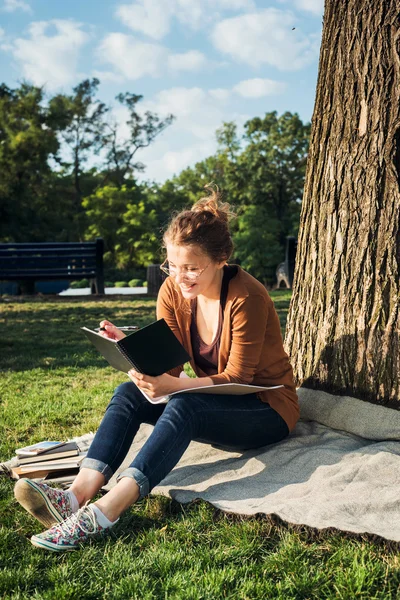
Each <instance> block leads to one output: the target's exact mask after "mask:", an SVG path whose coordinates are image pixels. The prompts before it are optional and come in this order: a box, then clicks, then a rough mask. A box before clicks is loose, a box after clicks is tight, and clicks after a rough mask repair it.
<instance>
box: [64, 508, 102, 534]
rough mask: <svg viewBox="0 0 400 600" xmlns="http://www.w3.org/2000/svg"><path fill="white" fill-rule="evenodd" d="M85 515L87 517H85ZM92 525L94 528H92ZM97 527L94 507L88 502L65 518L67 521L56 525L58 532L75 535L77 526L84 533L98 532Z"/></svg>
mask: <svg viewBox="0 0 400 600" xmlns="http://www.w3.org/2000/svg"><path fill="white" fill-rule="evenodd" d="M83 517H85V519H83ZM79 521H81V522H79ZM85 521H86V523H87V525H89V528H88V529H87V528H86V527H85ZM90 527H91V528H92V529H91V530H90ZM97 527H98V525H97V521H96V517H95V514H94V512H93V509H92V508H91V507H90V506H88V505H87V504H85V506H82V508H80V509H79V510H78V511H77V512H76V513H74V514H73V515H71V516H70V517H68V518H67V519H65V521H62V522H61V523H59V524H58V525H55V528H56V530H57V533H60V534H61V535H73V534H74V533H75V530H76V529H77V528H79V529H80V530H81V531H83V533H87V534H91V533H95V532H96V529H97Z"/></svg>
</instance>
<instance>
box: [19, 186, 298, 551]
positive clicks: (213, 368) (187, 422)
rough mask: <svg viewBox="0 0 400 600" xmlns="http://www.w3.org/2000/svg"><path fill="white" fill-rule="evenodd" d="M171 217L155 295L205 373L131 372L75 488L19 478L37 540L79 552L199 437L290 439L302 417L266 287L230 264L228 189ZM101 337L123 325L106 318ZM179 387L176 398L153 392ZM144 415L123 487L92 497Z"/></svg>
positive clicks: (236, 441) (217, 440)
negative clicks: (215, 388) (145, 430)
mask: <svg viewBox="0 0 400 600" xmlns="http://www.w3.org/2000/svg"><path fill="white" fill-rule="evenodd" d="M209 191H210V195H209V196H208V197H206V198H202V199H201V200H199V201H198V202H197V203H196V204H195V205H194V206H193V207H192V208H191V209H190V210H185V211H183V212H181V213H179V214H178V215H177V216H175V217H173V219H172V220H171V222H170V224H169V226H168V229H167V230H166V232H165V234H164V240H163V241H164V246H165V249H166V256H167V259H166V261H165V262H164V263H163V265H162V266H161V268H162V269H163V271H165V272H166V273H167V274H168V275H169V277H168V278H167V279H166V281H165V282H164V283H163V285H162V287H161V289H160V292H159V295H158V300H157V318H164V319H165V320H166V322H167V323H168V325H169V326H170V328H171V329H172V331H173V332H174V333H175V335H176V336H177V338H178V339H179V340H180V342H181V343H182V344H183V346H184V347H185V349H186V350H187V352H188V353H189V354H190V355H191V356H192V357H193V358H192V362H191V364H192V367H193V369H194V371H195V372H196V375H197V378H193V379H187V378H185V379H183V378H181V377H179V375H180V371H181V369H179V368H178V369H174V370H173V371H171V372H169V373H165V374H163V375H160V376H159V377H150V376H148V375H142V374H140V373H137V372H135V371H134V370H131V371H129V377H130V379H131V381H129V382H125V383H122V384H121V385H120V386H118V387H117V389H116V390H115V392H114V395H113V397H112V399H111V402H110V404H109V405H108V407H107V410H106V412H105V415H104V417H103V420H102V422H101V424H100V426H99V429H98V431H97V433H96V435H95V437H94V440H93V442H92V444H91V446H90V448H89V451H88V453H87V456H86V458H85V459H84V460H83V462H82V465H81V469H80V472H79V474H78V475H77V477H76V479H75V481H74V482H73V484H72V486H71V487H70V489H69V490H65V491H64V490H60V489H55V488H51V487H49V486H47V485H46V484H44V483H35V482H33V481H31V480H29V479H21V480H19V481H18V482H17V484H16V486H15V496H16V498H17V500H18V502H19V503H20V504H21V505H22V506H23V507H24V508H25V509H26V510H27V511H29V512H30V513H31V514H32V515H33V516H34V517H36V518H37V519H38V520H39V521H41V522H42V523H43V524H44V525H45V526H46V527H49V529H48V530H47V531H45V532H44V533H41V534H39V535H34V536H33V537H32V538H31V541H32V543H33V544H34V545H35V546H39V547H41V548H47V549H48V550H53V551H56V552H59V551H63V550H72V549H74V548H76V547H77V546H79V545H80V544H81V543H83V542H86V541H87V540H89V539H90V538H92V537H93V536H95V535H96V534H99V533H103V532H105V531H106V530H107V529H109V528H110V527H112V526H113V525H115V523H116V522H117V521H118V519H119V517H120V515H121V514H122V513H123V512H124V511H125V510H126V509H127V508H129V507H130V506H131V505H132V504H133V503H135V502H137V501H138V500H140V499H141V498H143V497H145V496H146V495H147V494H149V492H150V491H151V490H152V489H153V488H154V487H155V486H156V485H157V484H158V483H160V481H162V480H163V479H164V478H165V477H166V475H168V473H169V472H170V471H171V470H172V469H173V468H174V467H175V465H176V464H177V463H178V461H179V460H180V458H181V457H182V455H183V453H184V452H185V450H186V448H187V447H188V445H189V444H190V442H191V440H197V441H200V442H204V443H207V444H217V445H219V446H225V447H228V448H230V449H233V448H234V449H237V450H247V449H250V448H259V447H261V446H265V445H267V444H273V443H276V442H279V441H281V440H283V439H284V438H286V437H287V435H288V434H289V432H290V431H291V430H292V429H293V427H294V426H295V424H296V421H297V420H298V417H299V406H298V399H297V395H296V390H295V385H294V382H293V372H292V368H291V366H290V364H289V360H288V357H287V355H286V353H285V351H284V348H283V341H282V336H281V331H280V325H279V319H278V316H277V313H276V310H275V308H274V305H273V302H272V300H271V299H270V297H269V295H268V293H267V291H266V289H265V288H264V286H263V285H262V284H261V283H260V282H259V281H257V280H256V279H254V277H252V276H251V275H249V274H248V273H246V271H244V270H243V269H242V268H241V267H238V266H235V265H228V264H227V261H228V260H229V258H230V256H231V254H232V251H233V244H232V239H231V235H230V233H229V227H228V221H229V217H230V212H229V206H228V205H227V204H223V203H221V201H220V198H219V193H218V192H216V191H214V190H209ZM100 326H101V327H105V331H104V333H103V335H105V336H106V337H108V338H111V339H116V340H119V339H121V338H123V337H124V333H123V332H122V331H120V330H119V329H118V328H117V327H115V326H114V325H113V324H112V323H110V322H109V321H102V322H101V323H100ZM230 382H234V383H247V384H255V385H262V386H276V385H282V386H283V387H281V388H279V389H276V390H268V391H264V392H262V393H258V394H256V393H251V394H247V395H244V396H236V395H217V394H202V393H200V392H198V391H196V388H198V387H200V386H204V385H215V384H222V383H230ZM187 388H192V389H193V392H192V393H186V394H181V395H180V394H177V395H174V396H173V397H172V398H171V399H170V400H169V402H168V403H167V404H152V403H150V402H149V401H148V400H146V398H145V397H144V396H143V394H142V393H141V391H140V390H144V391H145V393H146V394H147V395H149V396H150V397H151V398H157V397H159V396H165V395H168V394H171V393H172V392H177V391H179V390H183V389H187ZM141 423H150V424H151V425H154V429H153V431H152V433H151V435H150V436H149V438H148V440H147V441H146V442H145V444H144V445H143V447H142V449H141V450H140V452H139V453H138V454H137V456H136V457H135V459H134V460H133V462H132V464H131V465H130V466H129V467H128V468H127V469H125V470H124V471H123V472H122V473H120V474H119V476H118V482H117V484H116V485H115V486H114V487H113V488H112V489H111V490H110V491H109V492H107V493H106V494H105V495H104V496H102V497H101V498H99V499H98V500H96V501H95V502H93V503H89V502H90V501H91V500H92V498H93V497H94V496H95V495H96V494H97V493H98V492H99V490H100V489H101V488H102V487H103V486H104V485H105V484H106V483H107V482H108V481H109V479H110V477H111V476H112V475H113V474H114V473H115V472H116V471H117V469H118V468H119V467H120V465H121V464H122V462H123V460H124V459H125V457H126V455H127V453H128V451H129V449H130V447H131V444H132V441H133V439H134V437H135V435H136V433H137V431H138V429H139V426H140V424H141Z"/></svg>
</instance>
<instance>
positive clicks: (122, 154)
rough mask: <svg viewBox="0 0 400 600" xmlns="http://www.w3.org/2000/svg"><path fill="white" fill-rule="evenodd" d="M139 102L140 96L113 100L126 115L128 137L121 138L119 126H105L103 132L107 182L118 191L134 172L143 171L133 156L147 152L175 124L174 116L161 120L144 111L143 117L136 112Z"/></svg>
mask: <svg viewBox="0 0 400 600" xmlns="http://www.w3.org/2000/svg"><path fill="white" fill-rule="evenodd" d="M142 98H143V96H140V95H137V94H131V93H129V92H127V93H125V94H118V96H117V97H116V99H117V100H118V102H119V103H120V104H121V105H122V106H124V107H125V108H126V110H127V112H128V120H127V121H126V127H127V131H128V135H123V134H122V135H120V129H121V127H120V125H119V124H118V123H117V122H110V123H107V124H106V131H105V133H104V135H103V137H102V144H103V147H104V148H105V150H106V156H107V160H106V162H107V169H106V173H107V178H106V180H107V181H108V182H111V183H113V184H115V185H117V186H118V187H122V186H123V185H124V183H126V178H127V177H129V176H131V175H132V174H133V173H134V171H143V170H144V168H145V167H144V165H143V163H140V162H136V163H135V162H134V158H135V156H136V153H137V152H138V150H141V149H142V148H147V146H149V145H150V144H151V143H152V142H153V141H154V140H155V138H156V137H157V136H158V135H160V133H162V132H163V131H164V129H165V128H166V127H168V126H169V125H171V123H172V121H173V120H174V116H173V115H168V116H167V117H166V118H165V119H161V118H160V117H159V116H158V115H156V114H155V113H152V112H151V111H146V112H145V113H144V116H142V115H141V114H140V113H138V112H137V104H138V102H140V101H141V100H142Z"/></svg>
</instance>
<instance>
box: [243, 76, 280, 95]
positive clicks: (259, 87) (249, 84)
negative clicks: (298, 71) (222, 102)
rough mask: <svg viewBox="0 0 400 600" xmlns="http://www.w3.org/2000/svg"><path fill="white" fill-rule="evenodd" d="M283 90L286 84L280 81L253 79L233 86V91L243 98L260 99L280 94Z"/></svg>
mask: <svg viewBox="0 0 400 600" xmlns="http://www.w3.org/2000/svg"><path fill="white" fill-rule="evenodd" d="M285 89H286V83H284V82H282V81H274V80H273V79H260V78H255V79H246V80H245V81H240V82H239V83H238V84H236V85H235V86H234V88H233V91H234V92H236V93H237V94H239V95H240V96H243V98H262V97H263V96H273V95H277V94H282V93H283V92H284V91H285Z"/></svg>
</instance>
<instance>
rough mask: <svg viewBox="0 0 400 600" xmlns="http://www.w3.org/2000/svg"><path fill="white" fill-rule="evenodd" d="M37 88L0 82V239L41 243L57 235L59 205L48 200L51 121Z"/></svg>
mask: <svg viewBox="0 0 400 600" xmlns="http://www.w3.org/2000/svg"><path fill="white" fill-rule="evenodd" d="M43 99H44V98H43V92H42V90H41V89H40V88H37V87H34V86H31V85H28V84H25V83H24V84H22V85H21V86H20V88H18V89H16V90H11V89H10V88H8V87H7V86H6V85H4V84H3V85H1V86H0V239H1V240H2V241H5V242H7V241H26V240H27V239H29V240H30V241H41V240H43V239H45V236H46V232H47V230H48V229H51V228H54V231H55V236H56V235H57V231H58V226H57V224H56V223H57V217H58V216H59V212H58V210H57V209H59V206H58V207H56V206H55V205H54V204H51V202H50V199H51V195H52V187H53V181H54V179H53V176H52V172H51V169H50V166H49V161H50V159H53V160H57V159H58V152H59V142H58V138H57V131H58V130H57V123H56V121H55V119H54V115H53V113H52V111H51V108H49V107H44V106H43Z"/></svg>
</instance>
